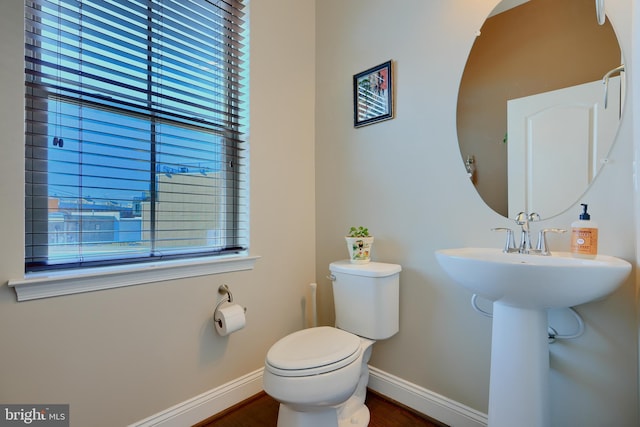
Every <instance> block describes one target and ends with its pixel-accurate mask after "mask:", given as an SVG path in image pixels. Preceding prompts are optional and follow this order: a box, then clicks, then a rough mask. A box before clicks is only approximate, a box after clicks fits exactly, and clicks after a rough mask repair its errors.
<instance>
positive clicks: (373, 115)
mask: <svg viewBox="0 0 640 427" xmlns="http://www.w3.org/2000/svg"><path fill="white" fill-rule="evenodd" d="M391 65H392V64H391V60H389V61H387V62H385V63H382V64H380V65H377V66H375V67H372V68H369V69H368V70H365V71H363V72H361V73H358V74H355V75H354V76H353V125H354V127H356V128H359V127H362V126H366V125H370V124H373V123H378V122H381V121H384V120H389V119H392V118H393V70H392V66H391Z"/></svg>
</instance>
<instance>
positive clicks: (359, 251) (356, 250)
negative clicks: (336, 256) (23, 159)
mask: <svg viewBox="0 0 640 427" xmlns="http://www.w3.org/2000/svg"><path fill="white" fill-rule="evenodd" d="M345 239H346V241H347V250H348V251H349V260H350V261H351V262H352V263H353V264H365V263H367V262H369V261H371V246H373V237H372V236H370V237H345Z"/></svg>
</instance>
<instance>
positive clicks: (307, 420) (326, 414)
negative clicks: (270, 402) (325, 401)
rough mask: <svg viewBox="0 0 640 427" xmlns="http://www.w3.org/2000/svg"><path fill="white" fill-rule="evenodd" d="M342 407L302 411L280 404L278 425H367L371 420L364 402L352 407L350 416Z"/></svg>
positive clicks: (330, 426) (326, 426)
mask: <svg viewBox="0 0 640 427" xmlns="http://www.w3.org/2000/svg"><path fill="white" fill-rule="evenodd" d="M340 409H341V407H337V408H336V407H326V408H323V409H322V410H320V411H311V412H300V411H295V410H292V409H291V408H290V407H289V406H287V405H284V404H282V403H281V404H280V409H279V410H278V424H277V427H291V426H296V427H367V426H368V425H369V421H370V420H371V415H370V413H369V408H367V407H366V406H365V405H364V404H361V405H359V407H358V408H356V407H351V408H350V410H349V411H348V412H349V414H348V416H345V415H346V413H345V412H344V411H340Z"/></svg>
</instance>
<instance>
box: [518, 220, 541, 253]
mask: <svg viewBox="0 0 640 427" xmlns="http://www.w3.org/2000/svg"><path fill="white" fill-rule="evenodd" d="M515 221H516V224H518V225H519V226H520V227H522V232H521V233H520V249H519V250H518V252H520V253H521V254H528V253H530V252H531V251H532V249H533V247H532V246H531V231H530V229H529V222H534V221H540V215H538V214H537V213H535V212H533V213H530V214H527V213H526V212H520V213H519V214H518V215H517V216H516V218H515Z"/></svg>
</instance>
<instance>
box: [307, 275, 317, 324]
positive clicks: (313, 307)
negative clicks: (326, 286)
mask: <svg viewBox="0 0 640 427" xmlns="http://www.w3.org/2000/svg"><path fill="white" fill-rule="evenodd" d="M309 287H310V288H311V326H310V327H312V328H315V327H316V326H318V309H317V307H316V296H317V293H318V285H317V284H316V283H311V284H309Z"/></svg>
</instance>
